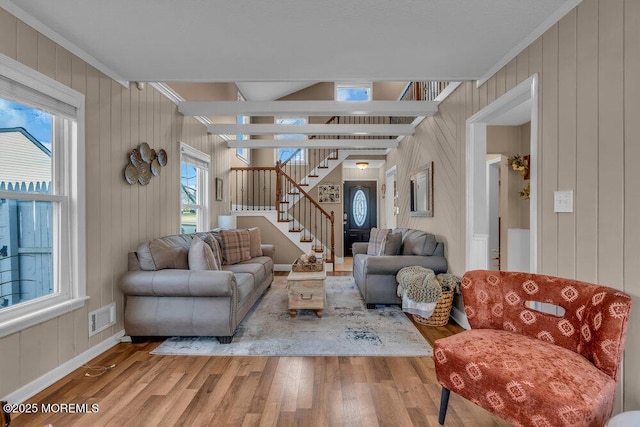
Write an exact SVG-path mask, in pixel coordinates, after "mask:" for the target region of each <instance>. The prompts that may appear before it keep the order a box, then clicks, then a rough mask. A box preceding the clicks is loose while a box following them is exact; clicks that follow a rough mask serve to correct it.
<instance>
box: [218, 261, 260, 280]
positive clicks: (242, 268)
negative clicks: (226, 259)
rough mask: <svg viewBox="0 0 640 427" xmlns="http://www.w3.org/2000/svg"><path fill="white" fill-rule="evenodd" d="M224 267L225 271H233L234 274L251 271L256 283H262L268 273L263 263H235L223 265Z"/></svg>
mask: <svg viewBox="0 0 640 427" xmlns="http://www.w3.org/2000/svg"><path fill="white" fill-rule="evenodd" d="M222 269H223V270H224V271H232V272H233V273H234V274H237V273H250V274H251V275H252V276H253V279H254V281H255V283H261V282H262V280H264V278H265V277H266V275H267V274H266V273H265V271H264V267H263V265H262V264H261V263H259V262H255V263H253V262H252V263H245V264H233V265H223V266H222Z"/></svg>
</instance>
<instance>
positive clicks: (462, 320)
mask: <svg viewBox="0 0 640 427" xmlns="http://www.w3.org/2000/svg"><path fill="white" fill-rule="evenodd" d="M451 317H452V318H453V320H455V321H456V323H457V324H458V325H460V326H462V327H463V328H465V329H466V330H469V329H471V325H470V324H469V321H468V320H467V315H466V314H464V312H463V311H460V310H458V309H457V308H455V307H452V308H451Z"/></svg>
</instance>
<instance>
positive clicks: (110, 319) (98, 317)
mask: <svg viewBox="0 0 640 427" xmlns="http://www.w3.org/2000/svg"><path fill="white" fill-rule="evenodd" d="M115 324H116V303H115V302H112V303H111V304H109V305H106V306H104V307H101V308H99V309H97V310H95V311H92V312H90V313H89V336H90V337H91V336H93V335H95V334H97V333H98V332H100V331H104V330H105V329H107V328H108V327H109V326H112V325H115Z"/></svg>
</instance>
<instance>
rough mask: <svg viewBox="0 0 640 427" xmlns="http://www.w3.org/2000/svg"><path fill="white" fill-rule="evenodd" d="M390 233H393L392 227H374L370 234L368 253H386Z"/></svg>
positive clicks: (376, 254) (375, 254)
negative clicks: (385, 247)
mask: <svg viewBox="0 0 640 427" xmlns="http://www.w3.org/2000/svg"><path fill="white" fill-rule="evenodd" d="M389 233H391V229H390V228H375V227H374V228H372V229H371V235H370V236H369V246H368V247H367V255H374V256H378V255H384V245H385V242H386V240H387V235H388V234H389Z"/></svg>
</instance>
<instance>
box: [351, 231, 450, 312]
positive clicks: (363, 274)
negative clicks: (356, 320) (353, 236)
mask: <svg viewBox="0 0 640 427" xmlns="http://www.w3.org/2000/svg"><path fill="white" fill-rule="evenodd" d="M392 233H402V246H401V247H400V251H399V254H398V255H382V256H374V255H367V248H368V246H369V243H367V242H361V243H354V244H353V246H352V251H353V277H354V279H355V281H356V285H358V289H360V293H361V294H362V297H363V298H364V301H365V303H366V304H367V308H375V305H376V304H402V300H401V299H400V298H398V296H397V294H396V288H397V286H398V284H397V283H396V274H397V273H398V271H399V270H400V269H401V268H403V267H409V266H412V265H419V266H422V267H426V268H430V269H432V270H433V271H434V272H435V273H436V274H439V273H446V272H447V268H448V265H447V259H446V258H445V257H444V243H442V242H438V241H437V240H436V237H435V236H434V235H433V234H430V233H427V232H425V231H421V230H414V229H410V228H395V229H393V230H392Z"/></svg>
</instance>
